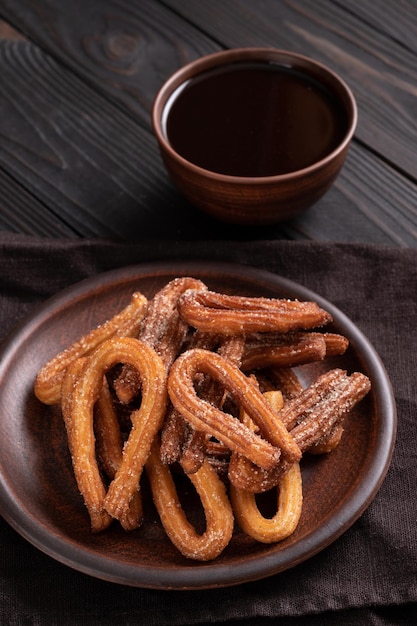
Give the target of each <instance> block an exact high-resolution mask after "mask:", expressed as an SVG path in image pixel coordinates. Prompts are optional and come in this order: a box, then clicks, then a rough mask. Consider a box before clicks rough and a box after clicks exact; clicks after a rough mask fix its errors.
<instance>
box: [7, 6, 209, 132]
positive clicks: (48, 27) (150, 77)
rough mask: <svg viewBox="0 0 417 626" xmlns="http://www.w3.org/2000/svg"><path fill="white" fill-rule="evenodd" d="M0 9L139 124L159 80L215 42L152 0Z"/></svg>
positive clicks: (143, 120)
mask: <svg viewBox="0 0 417 626" xmlns="http://www.w3.org/2000/svg"><path fill="white" fill-rule="evenodd" d="M103 4H104V7H103ZM0 12H1V13H3V15H4V16H5V17H6V18H7V20H8V21H9V22H10V23H11V24H12V25H14V26H15V27H16V28H17V29H19V30H20V31H21V32H23V33H24V34H25V35H27V37H28V38H29V39H31V40H32V41H34V42H36V43H38V44H39V45H40V46H41V47H42V48H43V49H45V50H47V51H48V52H49V53H50V54H51V55H52V56H53V57H54V58H55V59H57V60H59V61H60V62H62V63H63V64H64V65H65V66H67V67H69V68H71V69H72V70H73V71H74V72H75V73H76V74H77V75H79V76H80V77H82V78H83V79H84V80H86V81H87V82H89V83H92V84H93V85H94V87H95V88H96V89H97V90H98V91H99V92H101V93H105V94H106V95H107V96H108V97H110V98H111V99H113V100H114V101H115V102H117V103H119V104H120V103H121V104H123V107H124V108H127V109H128V110H129V111H131V112H133V113H134V114H135V119H137V120H139V121H140V123H141V124H142V125H143V126H144V127H146V128H149V127H150V119H149V113H150V109H151V106H152V101H153V99H154V97H155V94H156V92H157V90H158V89H159V87H160V86H161V85H162V83H163V82H164V80H165V79H166V78H167V77H168V76H169V75H170V74H171V73H173V72H174V71H175V70H176V69H177V68H178V67H180V66H181V65H184V64H185V63H187V62H188V61H190V60H192V59H194V58H196V57H198V56H201V55H203V54H207V53H209V52H214V51H215V50H218V49H219V45H218V44H217V43H215V42H214V41H213V40H211V39H210V38H208V37H206V36H205V35H204V34H202V33H201V32H200V31H199V30H198V29H197V28H194V27H193V26H192V25H191V24H189V23H188V21H184V20H183V19H181V18H179V17H178V16H176V15H175V13H173V12H172V11H171V10H169V9H166V8H164V7H163V6H161V5H160V4H159V3H158V2H154V1H152V0H140V2H130V1H129V0H111V1H107V0H106V2H105V3H103V2H102V1H101V0H88V3H86V2H85V1H83V0H71V2H68V1H66V2H42V3H40V2H37V1H36V0H35V1H32V0H24V1H23V2H18V3H16V2H15V0H3V1H2V7H1V9H0Z"/></svg>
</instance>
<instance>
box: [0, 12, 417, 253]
mask: <svg viewBox="0 0 417 626" xmlns="http://www.w3.org/2000/svg"><path fill="white" fill-rule="evenodd" d="M25 1H26V6H28V4H27V0H25ZM77 2H78V0H74V2H73V3H72V4H71V9H68V7H64V8H65V10H66V11H71V13H72V11H74V12H75V13H77V10H78V9H79V8H80V7H79V6H78V4H77ZM6 4H8V3H7V1H6ZM29 4H30V5H33V8H27V9H26V11H23V10H22V9H21V8H20V9H19V8H18V7H17V8H16V10H17V11H18V12H19V11H20V12H22V14H24V17H25V20H26V21H27V23H28V24H29V25H30V23H31V19H32V18H33V16H34V15H35V17H36V15H37V14H36V10H38V11H41V10H40V9H39V5H38V3H36V5H35V3H29ZM67 4H69V3H65V5H67ZM113 4H114V6H115V7H116V8H117V9H118V12H117V11H115V13H114V15H115V14H117V16H118V19H117V20H115V21H113V22H112V28H111V29H110V32H112V33H115V32H116V31H117V29H116V27H115V24H116V22H117V23H118V24H122V25H124V26H123V28H124V27H125V26H126V22H123V21H120V20H121V13H120V11H121V10H122V9H123V10H124V11H126V10H127V8H126V7H128V6H130V5H129V4H128V3H127V2H114V3H113ZM113 4H112V6H113ZM220 4H221V6H220ZM225 4H226V6H227V7H230V4H231V3H230V2H229V3H225ZM232 4H235V3H232ZM276 4H278V5H280V6H281V3H276ZM307 4H308V3H307ZM181 5H182V6H184V7H185V8H186V7H187V1H186V0H185V1H184V2H182V3H181ZM292 5H294V3H292ZM144 6H147V7H148V8H149V7H150V3H148V2H145V3H144ZM205 6H206V4H205V3H199V4H198V6H197V5H196V4H193V7H194V8H195V9H196V14H198V15H200V13H199V11H200V12H201V11H202V10H203V9H204V7H205ZM239 6H240V7H241V6H242V3H240V4H239ZM252 6H253V5H252ZM19 7H22V3H21V2H19ZM77 7H78V8H77ZM94 7H95V9H96V11H97V14H98V5H97V4H96V3H95V2H94V1H93V0H91V2H90V3H89V8H88V11H87V15H86V16H84V18H85V20H86V23H87V18H88V19H90V17H91V16H90V13H89V12H90V11H91V12H92V13H93V17H94V19H97V15H96V13H94V10H93V9H94ZM222 7H223V3H217V2H216V1H215V2H213V3H210V9H211V13H210V14H211V18H210V19H208V17H209V16H208V17H207V24H206V25H205V27H206V28H214V27H213V26H210V24H211V25H212V24H213V22H216V20H217V27H218V32H219V33H220V34H221V33H222V29H225V28H226V27H225V26H224V25H223V23H222V22H221V20H220V16H221V15H224V10H223V9H222ZM197 9H199V10H197ZM42 10H43V11H47V20H46V22H47V24H48V27H47V28H46V30H48V32H49V34H48V36H47V37H46V40H48V41H49V39H50V40H51V41H52V42H53V41H55V39H56V41H57V42H58V43H56V44H55V45H56V47H57V48H59V46H60V43H59V41H60V40H59V36H58V35H59V32H60V29H62V28H63V29H64V31H65V33H66V38H67V39H65V37H64V39H65V40H66V41H67V43H66V47H65V46H64V50H65V55H64V56H65V58H66V60H67V66H68V67H70V66H71V63H73V64H74V65H77V64H78V62H79V59H78V60H74V59H75V58H76V55H75V56H74V59H73V60H72V61H71V63H70V62H69V61H68V58H69V57H68V56H67V55H69V49H70V48H71V46H73V47H74V49H76V48H77V45H78V46H79V47H80V46H81V44H80V42H81V41H83V39H82V38H80V37H81V35H80V33H78V34H74V33H73V34H71V35H70V34H69V33H70V32H71V24H66V25H65V27H64V26H63V24H62V23H61V25H59V24H57V26H56V28H55V25H54V20H53V16H52V15H51V14H50V11H53V8H51V5H50V4H48V6H47V7H45V6H44V7H43V8H42ZM132 10H133V11H134V12H135V16H136V19H139V14H140V11H139V8H138V7H135V8H134V9H132ZM39 17H40V16H39V15H38V21H39ZM171 17H172V16H171ZM235 17H236V19H237V17H238V18H239V20H243V24H244V25H245V24H246V23H247V20H248V19H250V17H251V16H250V14H248V13H247V11H246V12H245V11H243V10H240V12H239V13H238V14H236V16H235ZM196 18H197V16H196ZM91 19H92V18H91ZM109 19H110V18H109ZM149 19H150V18H149ZM193 19H194V17H193ZM199 19H201V15H200V18H199ZM165 20H166V22H165V25H163V27H162V28H161V29H160V30H159V31H158V33H159V37H160V39H159V40H158V43H157V45H156V44H155V45H156V48H155V49H154V50H152V45H151V44H150V43H149V41H150V39H152V38H151V37H150V35H149V32H150V31H149V30H147V29H144V30H143V36H145V30H146V32H147V33H148V39H147V44H146V45H145V44H144V45H145V48H146V52H144V53H143V54H144V55H145V58H148V59H152V63H153V64H155V62H156V61H155V60H154V57H153V55H154V54H155V59H156V58H157V59H158V64H159V67H161V68H162V67H164V68H165V70H162V69H161V72H162V73H163V71H168V69H167V68H168V66H169V65H170V63H172V58H171V60H169V59H168V56H169V53H171V56H172V55H173V50H178V49H179V48H177V44H178V42H177V39H176V38H177V32H180V31H181V30H182V31H183V32H184V36H185V33H187V37H190V36H191V35H190V29H189V27H187V28H186V26H185V25H184V24H182V26H181V27H180V25H179V22H180V21H181V20H180V19H179V18H175V20H174V22H175V24H176V26H175V29H176V32H174V33H173V34H172V35H171V36H170V38H169V39H168V43H165V47H164V45H163V38H164V37H168V34H167V30H168V24H169V20H168V17H167V15H165ZM57 22H59V20H57ZM93 22H94V20H93ZM25 23H26V22H25ZM38 27H39V24H38V25H36V20H35V21H34V26H33V29H34V30H37V29H38ZM85 28H86V30H90V29H89V28H88V27H85ZM123 28H122V26H120V29H121V30H123ZM227 28H228V29H229V30H230V28H231V27H230V25H229V26H228V27H227ZM239 28H242V26H241V24H240V22H239ZM245 28H246V27H245ZM175 29H174V30H175ZM275 29H276V25H273V30H275ZM226 30H227V29H226ZM249 30H250V29H249ZM262 30H263V31H265V26H263V29H262ZM191 31H192V32H193V33H194V34H193V37H194V36H195V37H196V42H197V43H196V44H195V45H194V47H193V46H190V44H189V43H187V44H181V45H182V47H181V49H182V50H185V49H187V50H188V52H187V53H186V54H188V55H191V56H192V55H193V54H195V55H197V54H198V50H197V49H198V42H199V41H200V39H199V37H198V36H197V34H196V33H197V31H196V29H194V28H191ZM91 32H93V28H91V30H90V33H91ZM106 32H107V31H106ZM151 32H152V31H151ZM162 32H163V34H161V33H162ZM243 32H245V29H243ZM254 32H255V35H256V33H258V27H257V24H255V25H254ZM32 33H33V30H32ZM84 36H86V35H84ZM223 36H224V35H222V37H223ZM155 37H157V35H155ZM93 39H94V38H93ZM110 39H111V38H110ZM110 39H109V38H108V37H107V36H106V37H104V39H103V40H101V39H100V36H99V34H97V33H96V44H97V46H99V44H98V42H99V41H102V42H103V41H109V40H110ZM116 40H117V37H116ZM205 41H209V40H205ZM76 42H78V44H77V43H76ZM44 43H45V42H44ZM119 43H120V41H119ZM125 43H126V42H125ZM70 44H71V45H70ZM258 44H259V41H258ZM211 45H214V44H211ZM217 45H218V44H216V46H217ZM51 46H52V44H51ZM52 47H53V46H52ZM81 47H82V46H81ZM99 47H100V46H99ZM127 47H129V46H127ZM104 49H105V48H104V47H103V46H101V50H102V62H100V63H98V67H99V68H100V73H101V75H100V76H99V73H98V70H96V74H94V68H95V66H96V63H97V61H96V60H94V61H93V60H91V67H87V68H85V67H84V69H83V72H85V74H83V75H82V76H80V77H77V76H74V74H73V72H72V71H69V70H65V68H63V67H62V65H61V64H59V63H57V62H56V61H54V59H52V58H51V57H50V56H49V55H48V54H46V53H45V52H43V51H42V50H41V49H39V48H38V47H37V46H35V45H33V44H30V43H27V42H26V43H25V42H22V41H16V42H5V41H4V42H2V43H1V44H0V93H1V97H2V118H1V121H0V133H1V135H2V141H1V142H0V164H1V165H2V166H3V167H4V168H5V169H6V170H7V172H9V174H10V176H11V177H13V179H14V180H16V181H18V182H20V183H21V184H22V185H23V186H24V187H25V188H26V189H27V190H28V192H29V193H30V194H33V195H34V197H35V198H37V201H38V202H39V206H45V207H47V209H48V211H49V212H50V214H51V215H52V216H53V217H54V219H55V218H56V219H58V220H61V222H62V224H63V228H69V229H70V230H71V232H73V233H74V234H76V235H79V236H116V237H121V238H126V239H132V238H142V237H153V236H154V237H163V238H169V239H173V238H177V239H186V238H195V237H199V238H215V239H227V238H231V239H234V240H237V239H261V238H265V239H278V238H281V237H297V238H311V239H317V240H340V241H374V242H379V243H389V244H391V245H400V246H401V245H411V246H415V245H416V242H417V237H416V232H415V230H416V229H415V223H414V220H415V213H414V212H413V210H414V206H415V203H414V198H415V192H414V187H413V185H412V183H410V182H409V181H407V179H406V178H404V177H402V176H401V175H400V174H398V173H396V172H395V171H393V170H392V169H390V167H389V166H388V165H386V164H385V163H384V162H383V161H381V160H379V159H377V158H376V157H375V156H374V155H373V154H372V153H370V152H368V151H367V150H366V149H365V148H364V147H362V146H361V145H354V146H353V148H352V153H351V156H350V157H349V159H348V163H347V164H346V167H345V169H344V170H343V172H342V175H341V176H340V178H339V179H338V181H337V183H336V185H335V186H334V187H333V188H332V189H331V190H330V191H329V193H328V194H327V195H326V196H325V197H324V198H323V199H322V200H321V201H320V202H319V203H318V204H317V205H316V206H315V207H314V208H313V209H312V210H311V211H310V212H308V213H306V214H305V215H304V216H302V217H300V218H299V219H298V220H296V221H294V222H293V223H292V224H286V225H278V226H274V227H267V228H250V229H244V228H237V227H234V226H227V225H223V224H218V223H215V222H214V221H212V220H210V219H208V218H203V217H201V216H200V214H199V213H198V212H197V211H195V210H194V209H193V208H192V207H190V206H189V205H188V204H187V203H186V202H185V201H184V200H183V199H182V198H181V196H180V195H179V194H178V193H177V192H176V191H175V190H174V189H173V187H172V185H171V184H170V182H169V181H168V179H167V176H166V174H165V171H164V169H163V167H162V164H161V161H160V158H159V153H158V151H157V148H156V144H155V141H154V139H153V137H152V135H151V134H150V133H149V132H147V131H145V130H144V129H143V128H140V127H139V125H138V124H137V123H135V120H139V117H140V114H139V109H136V110H135V111H133V108H132V107H133V104H132V103H133V102H134V101H135V98H132V99H131V100H130V102H131V104H128V103H127V100H126V101H125V100H124V99H125V98H128V96H129V94H130V92H129V90H128V86H129V82H130V81H133V82H134V81H135V80H136V81H137V79H138V78H137V77H138V73H136V74H135V73H134V71H135V70H134V67H132V68H131V70H132V73H129V71H127V72H126V73H125V74H123V72H120V71H119V72H118V73H119V74H123V78H124V82H123V83H117V85H116V83H114V84H115V85H116V87H115V92H114V94H113V95H111V97H112V98H116V97H119V102H120V104H121V106H122V108H123V109H124V111H125V113H124V112H123V111H122V110H120V107H117V106H115V105H114V104H112V103H111V102H106V99H105V98H103V97H101V96H100V95H99V94H97V93H95V92H94V89H92V88H90V87H89V85H88V84H87V83H88V82H89V83H90V84H92V85H93V86H94V87H95V84H94V83H98V82H100V81H101V82H105V81H107V82H108V84H110V83H111V81H112V78H111V77H112V72H113V70H111V71H110V70H109V69H106V67H105V63H104V61H103V59H104V58H105V57H107V56H108V48H107V49H106V52H105V53H104V52H103V50H104ZM86 51H88V52H89V54H90V55H91V51H92V47H91V44H89V45H87V46H85V47H84V48H83V50H82V52H78V54H79V58H80V59H82V58H84V57H88V55H87V53H86ZM161 51H162V58H161V56H160V54H161ZM122 56H123V55H122ZM139 56H140V55H139ZM77 58H78V57H77ZM118 58H119V62H120V58H121V57H118ZM91 59H92V57H91ZM84 62H85V63H86V64H87V65H88V63H87V61H84ZM177 63H180V59H179V57H178V56H177V57H175V59H174V65H176V64H177ZM134 65H135V64H133V66H134ZM153 67H155V65H153ZM87 75H88V76H87ZM87 79H88V81H87ZM99 79H100V80H99ZM144 82H146V81H144ZM52 86H53V87H52ZM154 88H155V86H154V87H153V88H152V89H154ZM146 89H147V88H146ZM146 89H145V91H146ZM152 89H151V91H152ZM104 92H105V93H110V87H107V85H106V86H105V88H104ZM121 92H123V93H122V96H120V93H121ZM129 97H130V96H129ZM146 99H147V104H146V105H144V109H143V110H146V109H148V108H149V106H150V101H151V99H150V91H149V90H148V96H147V97H146V96H144V100H143V102H145V100H146ZM132 113H134V116H135V117H134V118H133V117H132ZM141 123H142V124H143V125H144V126H147V127H148V126H149V124H148V123H145V124H144V118H143V117H142V118H141ZM363 164H366V167H364V166H363ZM109 172H110V175H109ZM393 190H395V194H392V193H391V192H392V191H393ZM413 194H414V195H413ZM399 199H400V201H398V200H399ZM386 224H388V226H387V225H386Z"/></svg>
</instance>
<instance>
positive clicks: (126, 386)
mask: <svg viewBox="0 0 417 626" xmlns="http://www.w3.org/2000/svg"><path fill="white" fill-rule="evenodd" d="M188 289H193V290H194V291H196V292H198V291H200V290H204V289H207V287H206V285H205V284H204V283H203V282H202V281H201V280H197V279H195V278H190V277H188V276H185V277H183V278H174V279H173V280H171V281H170V282H169V283H168V284H167V285H165V287H163V288H162V289H160V290H159V291H158V292H157V293H156V294H155V295H154V297H153V298H152V300H151V301H150V302H149V306H148V309H147V312H146V315H145V317H144V319H143V323H142V324H141V328H140V332H139V335H138V338H139V339H140V340H141V341H142V342H143V343H146V344H147V345H149V346H151V348H153V349H154V350H155V352H157V353H158V354H159V356H160V357H161V359H162V361H163V363H164V365H165V367H166V368H167V370H168V369H169V368H170V366H171V364H172V362H173V361H174V359H175V358H176V356H177V354H178V352H179V351H180V348H181V345H182V343H183V342H184V340H185V337H186V334H187V331H188V324H187V323H186V322H185V321H184V320H183V319H182V318H181V316H180V314H179V312H178V309H177V303H178V299H179V297H180V296H181V294H182V293H184V291H186V290H188ZM114 388H115V391H116V393H117V396H118V398H119V400H120V401H121V402H124V403H125V404H129V402H131V401H132V400H133V398H134V397H135V396H136V394H137V393H138V391H139V389H140V380H139V378H138V376H137V375H136V373H135V369H134V368H131V367H130V366H129V365H128V364H125V365H124V366H123V368H122V372H121V373H120V375H119V376H118V377H117V378H116V380H115V381H114Z"/></svg>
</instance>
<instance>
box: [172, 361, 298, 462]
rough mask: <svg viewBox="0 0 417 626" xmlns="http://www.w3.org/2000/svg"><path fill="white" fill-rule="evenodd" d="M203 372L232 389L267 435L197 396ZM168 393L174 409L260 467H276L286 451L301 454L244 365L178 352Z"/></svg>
mask: <svg viewBox="0 0 417 626" xmlns="http://www.w3.org/2000/svg"><path fill="white" fill-rule="evenodd" d="M200 373H202V374H206V375H208V376H211V377H212V378H214V379H215V380H217V381H218V382H220V383H221V384H222V385H223V386H224V387H225V388H226V389H227V390H228V391H229V392H230V394H231V395H232V396H233V397H234V400H235V401H236V403H237V404H238V405H239V406H242V407H243V408H244V409H245V410H246V412H247V413H248V414H249V415H250V416H251V418H252V419H253V421H254V422H255V423H256V424H257V426H258V427H259V430H260V432H261V433H262V435H263V437H260V436H259V435H256V434H255V433H254V432H253V431H251V430H249V429H248V428H247V427H246V426H245V425H244V424H242V423H241V422H240V421H239V420H238V419H235V418H234V417H232V416H231V415H229V414H227V413H224V412H222V411H220V410H219V409H218V408H217V407H215V406H213V405H211V404H210V403H208V402H207V401H205V400H204V399H201V398H199V397H198V396H197V393H196V390H195V387H194V380H195V378H196V376H197V375H198V374H200ZM168 393H169V396H170V399H171V402H172V404H173V405H174V406H175V408H176V409H177V410H178V411H179V412H180V413H181V414H182V415H183V416H184V417H185V418H186V419H187V420H188V421H189V422H190V423H191V424H193V425H194V426H195V428H197V429H199V430H203V431H205V432H207V433H208V434H209V435H211V436H213V437H216V438H217V439H218V440H219V441H221V442H222V443H224V445H226V446H227V447H229V448H230V449H231V450H233V451H235V452H239V453H240V454H242V455H243V456H245V457H247V458H248V459H250V460H251V461H253V462H254V463H255V464H256V465H259V466H260V467H263V468H266V469H270V468H272V467H274V466H275V465H276V464H277V462H278V460H279V458H280V456H281V454H282V456H283V458H284V459H286V460H288V461H290V462H294V461H298V460H299V459H300V457H301V453H300V450H299V448H298V446H297V445H296V444H295V442H294V440H293V438H292V437H291V436H290V435H289V433H288V431H287V429H286V428H285V426H284V425H283V424H282V423H281V422H280V421H279V420H276V418H275V416H274V413H273V411H272V410H271V407H270V406H269V405H268V403H267V402H266V400H265V399H264V397H263V396H262V394H261V392H260V391H259V390H258V389H257V387H256V386H255V385H254V384H253V383H252V382H251V381H250V380H249V379H248V378H247V377H246V376H245V375H244V374H243V373H242V372H241V371H240V370H239V368H237V367H236V366H235V365H233V364H232V363H230V362H229V361H228V360H227V359H224V358H223V357H222V356H220V355H219V354H216V353H214V352H209V351H207V350H200V349H194V350H188V351H187V352H185V353H184V354H182V355H181V356H179V357H178V358H177V360H176V361H175V363H174V364H173V365H172V367H171V371H170V374H169V377H168Z"/></svg>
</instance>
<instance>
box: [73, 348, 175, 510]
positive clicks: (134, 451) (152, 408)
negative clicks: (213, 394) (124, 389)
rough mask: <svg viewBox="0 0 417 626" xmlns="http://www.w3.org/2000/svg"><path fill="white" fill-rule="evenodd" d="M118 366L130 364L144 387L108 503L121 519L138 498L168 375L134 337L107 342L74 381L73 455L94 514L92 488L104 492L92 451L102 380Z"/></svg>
mask: <svg viewBox="0 0 417 626" xmlns="http://www.w3.org/2000/svg"><path fill="white" fill-rule="evenodd" d="M118 363H128V364H129V365H131V366H132V367H134V368H135V369H136V370H137V371H138V372H139V374H140V377H141V382H142V399H141V404H140V407H139V409H137V410H135V411H133V412H132V413H131V421H132V429H131V431H130V433H129V437H128V440H127V442H126V444H125V446H124V449H123V454H122V459H121V462H120V465H119V467H118V469H117V471H116V473H115V476H114V478H113V480H112V482H111V483H110V486H109V488H108V491H107V494H106V495H105V496H104V501H103V506H104V509H105V510H106V511H107V513H108V514H109V515H111V516H112V517H115V518H117V519H122V518H123V516H124V515H126V513H127V511H128V509H129V505H130V502H131V500H132V497H133V494H134V493H135V491H137V490H138V489H139V481H140V476H141V473H142V469H143V466H144V463H145V461H146V459H147V456H148V454H149V450H150V447H151V443H152V441H153V439H154V437H155V434H156V433H157V431H158V429H159V428H160V426H161V423H162V420H163V416H164V413H165V408H166V403H167V391H166V370H165V367H164V365H163V363H162V361H161V359H160V357H159V356H158V355H157V354H156V352H155V351H154V350H153V349H152V348H150V347H149V346H147V345H146V344H144V343H141V342H140V341H138V340H137V339H134V338H126V337H125V338H113V339H109V340H107V341H105V342H104V343H102V344H101V345H100V346H99V347H98V348H97V349H96V350H95V351H94V352H93V353H92V354H91V355H90V356H89V357H88V358H87V360H86V362H85V366H84V368H83V372H82V376H79V378H78V380H77V381H76V382H75V385H74V389H73V393H72V403H71V423H72V428H73V429H74V437H73V445H72V455H73V463H74V468H75V472H76V475H77V482H78V487H79V489H80V492H81V493H82V495H83V497H84V500H85V501H86V505H87V508H88V509H89V510H90V508H89V495H88V494H89V492H90V489H91V485H92V484H93V485H94V486H95V488H96V489H99V485H98V481H97V480H96V476H95V475H94V474H93V472H92V469H93V468H94V467H95V466H96V465H97V463H96V460H95V452H94V449H93V448H94V447H93V446H92V443H94V431H93V411H94V405H95V403H96V401H97V399H98V397H99V394H100V390H101V387H102V384H103V376H104V375H105V373H106V372H108V371H109V370H110V369H111V368H112V367H114V365H116V364H118ZM87 439H88V442H89V447H88V449H86V441H87Z"/></svg>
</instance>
